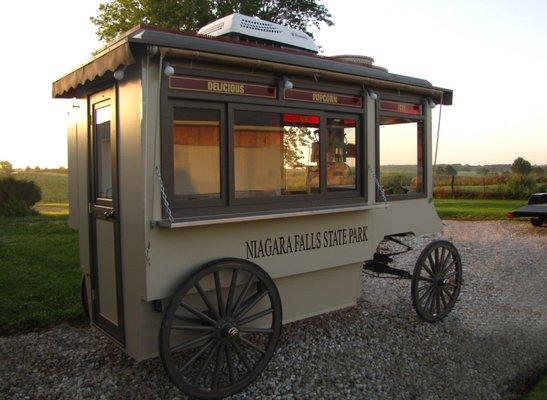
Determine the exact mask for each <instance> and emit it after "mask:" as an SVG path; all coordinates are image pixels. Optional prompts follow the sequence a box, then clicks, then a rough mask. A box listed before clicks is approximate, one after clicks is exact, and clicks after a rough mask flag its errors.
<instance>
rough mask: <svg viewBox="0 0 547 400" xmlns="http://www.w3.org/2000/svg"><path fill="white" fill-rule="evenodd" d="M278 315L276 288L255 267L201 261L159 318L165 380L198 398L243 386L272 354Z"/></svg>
mask: <svg viewBox="0 0 547 400" xmlns="http://www.w3.org/2000/svg"><path fill="white" fill-rule="evenodd" d="M281 313H282V310H281V299H280V297H279V293H278V291H277V287H276V286H275V283H274V282H273V280H272V279H271V278H270V276H269V275H268V274H267V273H266V272H265V271H264V270H263V269H262V268H260V267H259V266H258V265H256V264H253V263H251V262H249V261H246V260H240V259H222V260H218V261H214V262H211V263H209V264H206V265H204V266H203V267H202V268H201V269H200V270H199V271H198V272H196V273H195V274H194V275H192V276H191V277H190V278H189V279H188V280H186V281H185V282H183V284H182V285H181V286H180V287H179V288H178V289H177V290H176V291H175V293H174V294H173V296H172V297H171V299H170V300H169V304H168V305H167V308H166V310H165V313H164V316H163V320H162V323H161V328H160V341H159V352H160V356H161V360H162V362H163V365H164V367H165V370H166V371H167V374H168V376H169V378H170V379H171V381H172V382H173V383H174V384H175V385H176V386H177V387H178V388H179V389H181V390H182V391H183V392H185V393H186V394H188V395H190V396H193V397H197V398H202V399H217V398H221V397H225V396H229V395H232V394H234V393H237V392H239V391H241V390H243V389H244V388H245V387H247V386H248V385H249V384H250V383H252V382H253V381H254V380H255V379H256V378H257V377H258V375H260V373H261V372H262V371H263V370H264V368H265V367H266V365H267V364H268V362H269V361H270V359H271V357H272V356H273V354H274V352H275V349H276V346H277V341H278V339H279V336H280V333H281V323H282V315H281Z"/></svg>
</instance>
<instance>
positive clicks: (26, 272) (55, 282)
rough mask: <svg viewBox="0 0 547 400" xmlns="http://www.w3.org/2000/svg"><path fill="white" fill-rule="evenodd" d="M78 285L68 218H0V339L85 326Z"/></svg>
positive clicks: (74, 240) (75, 245)
mask: <svg viewBox="0 0 547 400" xmlns="http://www.w3.org/2000/svg"><path fill="white" fill-rule="evenodd" d="M80 279H81V271H80V267H79V261H78V240H77V232H75V231H74V230H72V229H70V228H69V227H68V225H67V217H66V215H65V216H35V217H20V218H0V334H7V333H14V332H18V333H20V332H24V331H30V330H33V329H36V328H42V327H45V326H48V325H52V324H55V323H58V322H61V321H74V322H76V321H81V320H83V311H82V307H81V303H80V291H79V287H80Z"/></svg>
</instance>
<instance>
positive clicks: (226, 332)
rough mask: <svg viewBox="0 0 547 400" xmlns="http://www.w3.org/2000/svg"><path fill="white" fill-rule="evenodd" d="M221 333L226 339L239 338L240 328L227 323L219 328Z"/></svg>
mask: <svg viewBox="0 0 547 400" xmlns="http://www.w3.org/2000/svg"><path fill="white" fill-rule="evenodd" d="M219 331H220V332H219V333H220V335H221V336H222V337H224V338H226V339H237V338H239V329H237V327H236V326H234V325H233V324H225V325H223V326H222V327H221V328H220V329H219Z"/></svg>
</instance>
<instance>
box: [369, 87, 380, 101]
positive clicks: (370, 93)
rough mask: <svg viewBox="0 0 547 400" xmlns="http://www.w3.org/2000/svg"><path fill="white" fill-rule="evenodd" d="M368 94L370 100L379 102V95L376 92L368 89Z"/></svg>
mask: <svg viewBox="0 0 547 400" xmlns="http://www.w3.org/2000/svg"><path fill="white" fill-rule="evenodd" d="M367 93H368V95H369V96H370V98H371V99H372V100H377V99H378V93H376V92H375V91H374V90H372V89H367Z"/></svg>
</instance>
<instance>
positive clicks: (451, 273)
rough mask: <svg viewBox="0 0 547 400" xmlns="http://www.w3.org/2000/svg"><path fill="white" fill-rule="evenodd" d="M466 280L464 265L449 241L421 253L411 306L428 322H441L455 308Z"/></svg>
mask: <svg viewBox="0 0 547 400" xmlns="http://www.w3.org/2000/svg"><path fill="white" fill-rule="evenodd" d="M462 280H463V273H462V262H461V258H460V254H459V253H458V250H457V249H456V247H455V246H454V245H453V244H452V243H450V242H447V241H446V240H438V241H435V242H432V243H430V244H429V245H428V246H427V247H426V248H425V249H423V250H422V252H421V254H420V256H419V257H418V260H417V261H416V266H415V267H414V273H413V275H412V287H411V296H412V305H413V307H414V310H415V311H416V313H417V314H418V316H419V317H420V318H421V319H423V320H424V321H427V322H437V321H440V320H442V319H443V318H444V317H446V316H447V315H448V313H449V312H450V311H452V309H453V308H454V304H456V300H457V299H458V296H459V294H460V290H461V286H462Z"/></svg>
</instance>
